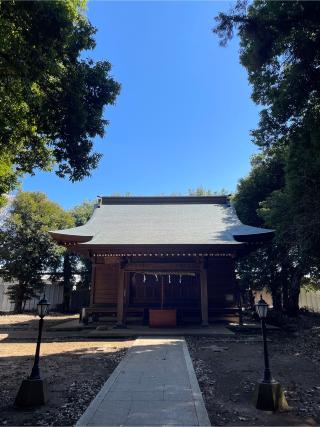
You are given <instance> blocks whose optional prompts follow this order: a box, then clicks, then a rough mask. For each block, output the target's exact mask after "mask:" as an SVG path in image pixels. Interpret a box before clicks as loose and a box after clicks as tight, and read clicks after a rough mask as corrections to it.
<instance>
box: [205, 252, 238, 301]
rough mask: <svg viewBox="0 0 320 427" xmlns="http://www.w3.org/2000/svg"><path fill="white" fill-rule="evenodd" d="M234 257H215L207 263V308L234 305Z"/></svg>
mask: <svg viewBox="0 0 320 427" xmlns="http://www.w3.org/2000/svg"><path fill="white" fill-rule="evenodd" d="M234 268H235V266H234V259H232V258H227V257H225V258H223V257H222V258H215V259H213V260H210V262H209V263H208V265H207V280H208V305H209V308H217V307H234V306H235V305H236V299H235V271H234Z"/></svg>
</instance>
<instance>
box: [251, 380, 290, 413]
mask: <svg viewBox="0 0 320 427" xmlns="http://www.w3.org/2000/svg"><path fill="white" fill-rule="evenodd" d="M254 406H255V407H256V408H257V409H261V410H262V411H286V410H288V409H289V406H288V403H287V400H286V398H285V395H284V393H283V391H282V387H281V385H280V384H279V383H278V382H276V381H274V382H269V383H267V382H263V381H261V382H259V383H258V384H257V385H256V388H255V392H254Z"/></svg>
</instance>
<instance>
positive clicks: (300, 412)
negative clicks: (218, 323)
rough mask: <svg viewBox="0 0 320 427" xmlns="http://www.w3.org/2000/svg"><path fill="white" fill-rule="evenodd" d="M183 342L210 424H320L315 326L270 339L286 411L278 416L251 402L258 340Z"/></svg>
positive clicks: (259, 365)
mask: <svg viewBox="0 0 320 427" xmlns="http://www.w3.org/2000/svg"><path fill="white" fill-rule="evenodd" d="M317 323H318V322H317ZM187 341H188V346H189V350H190V353H191V357H192V359H193V363H194V367H195V371H196V374H197V377H198V381H199V384H200V388H201V391H202V393H203V396H204V399H205V403H206V407H207V410H208V413H209V417H210V421H211V423H212V425H228V426H239V425H243V426H261V425H264V426H295V425H299V426H302V425H303V426H306V425H319V424H320V370H319V366H320V352H319V350H320V328H319V326H314V327H313V328H312V329H310V330H307V331H302V332H301V333H300V334H298V335H296V336H288V335H286V334H281V333H276V334H275V333H273V334H272V336H270V342H269V351H270V367H271V372H272V374H273V377H274V378H275V379H276V380H277V381H279V382H280V384H281V385H282V387H283V390H284V392H285V395H286V398H287V401H288V404H289V406H290V410H289V411H288V412H282V413H272V412H265V411H259V410H257V409H255V408H254V405H253V403H252V398H253V391H254V388H255V384H256V382H257V381H259V380H260V379H262V376H263V369H264V364H263V363H264V362H263V347H262V345H263V344H262V342H261V341H260V338H259V336H256V337H254V336H246V335H241V334H238V335H237V337H236V339H233V340H217V339H210V338H204V337H202V338H188V339H187Z"/></svg>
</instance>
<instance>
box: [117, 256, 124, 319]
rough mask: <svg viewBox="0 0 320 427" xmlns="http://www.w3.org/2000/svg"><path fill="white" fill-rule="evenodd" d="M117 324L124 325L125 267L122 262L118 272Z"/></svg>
mask: <svg viewBox="0 0 320 427" xmlns="http://www.w3.org/2000/svg"><path fill="white" fill-rule="evenodd" d="M117 324H118V326H122V325H124V269H123V268H122V266H121V263H120V266H119V273H118V303H117Z"/></svg>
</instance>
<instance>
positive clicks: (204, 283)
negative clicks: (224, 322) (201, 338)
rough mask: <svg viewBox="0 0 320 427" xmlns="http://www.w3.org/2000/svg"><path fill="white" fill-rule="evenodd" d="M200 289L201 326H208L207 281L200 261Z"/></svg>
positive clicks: (203, 266)
mask: <svg viewBox="0 0 320 427" xmlns="http://www.w3.org/2000/svg"><path fill="white" fill-rule="evenodd" d="M200 289H201V320H202V326H208V325H209V322H208V282H207V270H206V268H205V265H204V263H203V262H202V263H201V268H200Z"/></svg>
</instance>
